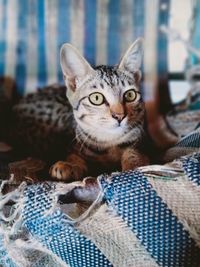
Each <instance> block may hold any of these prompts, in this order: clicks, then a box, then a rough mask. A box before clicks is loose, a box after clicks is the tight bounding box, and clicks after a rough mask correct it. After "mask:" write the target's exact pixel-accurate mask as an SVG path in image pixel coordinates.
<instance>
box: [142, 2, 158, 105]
mask: <svg viewBox="0 0 200 267" xmlns="http://www.w3.org/2000/svg"><path fill="white" fill-rule="evenodd" d="M158 11H159V1H158V0H150V1H149V0H146V2H145V29H144V38H145V42H144V73H145V96H144V97H145V99H144V100H145V101H146V100H147V101H151V100H152V101H153V100H154V99H155V95H154V93H153V92H155V88H156V86H157V24H158Z"/></svg>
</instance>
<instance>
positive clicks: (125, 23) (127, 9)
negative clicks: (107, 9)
mask: <svg viewBox="0 0 200 267" xmlns="http://www.w3.org/2000/svg"><path fill="white" fill-rule="evenodd" d="M133 10H134V2H133V0H132V1H130V0H120V12H121V13H120V40H121V42H120V45H121V47H120V50H121V55H123V54H124V53H125V52H126V50H127V49H128V47H129V46H130V45H131V44H132V42H133V41H134V40H133V37H134V36H133V35H134V34H133V27H134V25H133Z"/></svg>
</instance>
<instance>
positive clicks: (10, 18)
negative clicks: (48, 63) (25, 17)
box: [0, 1, 18, 78]
mask: <svg viewBox="0 0 200 267" xmlns="http://www.w3.org/2000/svg"><path fill="white" fill-rule="evenodd" d="M0 10H1V9H0ZM6 18H7V30H6V37H5V38H6V55H5V61H6V65H5V74H6V75H8V76H10V77H13V78H14V77H15V66H16V45H17V18H18V5H17V1H8V2H7V10H6Z"/></svg>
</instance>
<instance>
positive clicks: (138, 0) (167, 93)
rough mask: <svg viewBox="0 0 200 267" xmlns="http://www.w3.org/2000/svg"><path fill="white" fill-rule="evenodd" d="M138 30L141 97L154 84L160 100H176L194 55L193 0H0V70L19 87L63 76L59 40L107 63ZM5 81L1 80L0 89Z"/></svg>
mask: <svg viewBox="0 0 200 267" xmlns="http://www.w3.org/2000/svg"><path fill="white" fill-rule="evenodd" d="M139 36H142V37H144V39H145V55H144V67H143V71H144V80H145V81H146V82H145V83H144V84H145V86H146V87H145V93H144V95H145V98H146V99H147V100H148V99H150V98H151V97H153V94H152V92H153V91H154V89H155V87H158V88H159V90H160V89H162V94H163V98H164V99H165V100H166V105H167V103H168V102H169V100H172V102H173V103H177V102H179V101H181V100H183V99H184V98H185V97H186V95H187V93H188V91H190V89H191V86H193V85H191V75H189V77H188V71H189V72H190V70H191V67H192V66H197V65H198V62H199V57H198V53H199V54H200V38H199V37H200V1H199V0H57V1H56V0H0V76H1V77H4V76H9V77H12V78H13V80H14V81H15V82H16V86H17V89H16V90H17V92H18V94H19V95H24V94H26V93H29V92H33V91H35V90H36V88H38V87H42V86H44V85H47V84H51V83H55V82H60V83H62V82H63V79H62V73H61V68H60V63H59V49H60V47H61V45H62V44H63V43H64V42H70V43H72V44H73V45H75V46H76V47H77V48H78V49H79V50H80V51H81V53H82V54H83V55H84V56H85V57H86V58H87V60H88V61H89V62H90V63H91V64H92V65H100V64H108V65H113V64H117V63H118V62H119V59H120V57H121V55H122V54H123V53H124V52H125V50H126V49H127V48H128V47H129V45H130V44H131V43H132V42H133V41H134V40H135V39H136V38H137V37H139ZM188 47H189V48H188ZM193 48H194V49H193ZM192 49H193V50H195V49H196V50H195V51H196V52H197V53H196V54H195V53H193V52H194V51H193V52H192ZM198 49H199V50H198ZM194 72H195V77H196V78H198V77H197V76H198V75H196V73H197V74H199V69H198V68H196V69H195V70H194V69H193V70H192V79H193V73H194ZM186 74H187V75H186ZM186 76H187V78H186ZM6 86H7V87H8V86H10V84H9V85H8V83H7V84H6V85H5V83H4V82H3V83H1V89H0V91H1V93H2V92H3V91H5V87H6ZM6 90H7V89H6ZM2 94H3V93H2ZM169 98H170V99H169Z"/></svg>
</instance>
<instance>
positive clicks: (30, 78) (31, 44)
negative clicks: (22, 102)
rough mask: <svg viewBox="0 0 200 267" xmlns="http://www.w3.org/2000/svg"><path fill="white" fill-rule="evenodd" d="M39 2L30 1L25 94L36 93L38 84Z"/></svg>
mask: <svg viewBox="0 0 200 267" xmlns="http://www.w3.org/2000/svg"><path fill="white" fill-rule="evenodd" d="M37 15H38V14H37V1H35V0H29V1H28V14H26V16H28V38H27V39H28V40H27V69H26V70H27V80H26V86H25V92H24V93H25V94H27V93H30V92H34V91H35V90H36V88H37V86H38V83H37V64H38V47H37V39H38V29H37Z"/></svg>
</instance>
